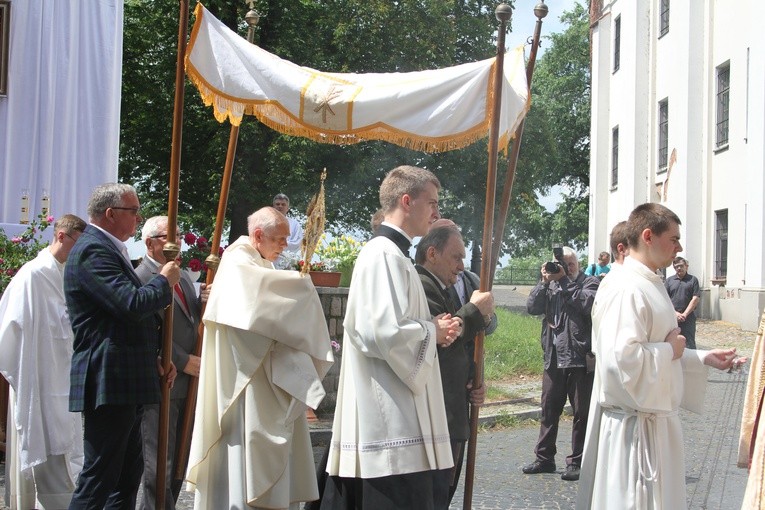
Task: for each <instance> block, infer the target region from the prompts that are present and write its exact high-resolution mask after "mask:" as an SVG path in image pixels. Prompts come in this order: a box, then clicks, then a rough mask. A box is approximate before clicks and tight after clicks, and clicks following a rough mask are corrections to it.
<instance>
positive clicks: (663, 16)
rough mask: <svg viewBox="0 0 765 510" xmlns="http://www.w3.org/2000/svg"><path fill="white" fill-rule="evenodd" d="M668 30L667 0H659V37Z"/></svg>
mask: <svg viewBox="0 0 765 510" xmlns="http://www.w3.org/2000/svg"><path fill="white" fill-rule="evenodd" d="M667 32H669V0H661V11H660V17H659V37H662V36H664V35H666V34H667Z"/></svg>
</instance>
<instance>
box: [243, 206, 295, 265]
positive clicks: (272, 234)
mask: <svg viewBox="0 0 765 510" xmlns="http://www.w3.org/2000/svg"><path fill="white" fill-rule="evenodd" d="M247 232H248V234H249V237H250V244H252V246H253V247H254V248H255V249H256V250H258V253H260V256H261V257H263V258H264V259H266V260H269V261H271V262H273V261H275V260H276V259H277V258H279V255H280V254H281V253H282V251H284V249H285V248H286V247H287V238H288V237H289V235H290V224H289V222H288V221H287V217H286V216H284V215H283V214H282V213H280V212H279V211H277V210H276V209H274V208H273V207H263V208H262V209H258V210H257V211H255V212H254V213H252V214H251V215H250V216H249V217H248V218H247Z"/></svg>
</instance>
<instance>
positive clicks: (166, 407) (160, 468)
mask: <svg viewBox="0 0 765 510" xmlns="http://www.w3.org/2000/svg"><path fill="white" fill-rule="evenodd" d="M178 3H179V8H180V14H179V16H178V56H177V61H176V65H175V101H174V103H173V136H172V145H171V149H170V186H169V188H170V189H169V193H168V199H167V243H165V247H164V248H163V249H162V254H163V255H164V256H165V259H166V260H175V259H176V258H178V253H179V252H180V246H179V245H178V243H177V239H176V232H177V230H178V183H179V182H180V176H181V135H182V132H183V94H184V88H185V78H186V73H185V70H184V66H183V60H184V57H185V55H186V39H187V34H188V26H189V1H188V0H179V2H178ZM173 308H175V307H174V306H173V305H172V303H171V304H170V306H168V307H167V308H166V309H165V321H164V327H163V334H162V369H163V370H164V374H165V375H164V376H162V401H161V402H160V407H159V433H158V437H157V493H156V499H155V501H156V508H157V509H158V510H164V508H165V486H166V482H167V480H166V478H167V476H166V474H165V472H166V469H165V466H166V465H167V442H168V441H167V439H168V424H169V422H170V385H169V384H168V383H167V376H168V374H169V372H170V364H171V361H172V356H173Z"/></svg>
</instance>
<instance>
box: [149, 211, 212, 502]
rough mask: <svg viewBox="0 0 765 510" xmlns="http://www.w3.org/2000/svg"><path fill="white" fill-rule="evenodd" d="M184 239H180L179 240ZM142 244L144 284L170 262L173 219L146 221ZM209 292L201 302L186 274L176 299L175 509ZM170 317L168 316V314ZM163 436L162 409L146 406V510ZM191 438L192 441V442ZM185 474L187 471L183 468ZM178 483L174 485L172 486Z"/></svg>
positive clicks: (171, 439)
mask: <svg viewBox="0 0 765 510" xmlns="http://www.w3.org/2000/svg"><path fill="white" fill-rule="evenodd" d="M178 238H179V236H176V239H178ZM141 240H142V241H143V242H144V244H145V245H146V256H144V257H143V260H141V263H140V264H139V265H138V267H136V268H135V272H136V274H137V275H138V278H140V279H141V281H142V282H143V283H144V284H147V283H149V282H150V281H151V280H152V279H153V278H154V277H155V276H157V275H158V274H159V272H160V270H161V269H162V267H163V265H164V264H165V263H166V262H167V260H166V259H165V255H164V253H163V252H162V249H163V248H164V247H165V243H167V216H154V217H152V218H149V219H148V220H146V223H144V225H143V228H142V229H141ZM210 289H212V285H210V286H209V287H208V286H206V285H205V284H204V283H203V284H202V291H201V293H200V296H199V297H197V293H196V289H195V288H194V284H193V283H192V281H191V278H189V277H188V275H187V274H186V273H185V272H184V271H182V272H181V281H180V282H179V283H178V284H177V285H176V286H175V288H174V296H173V306H174V307H175V308H174V310H175V311H174V312H173V364H174V365H175V367H176V368H177V369H178V377H177V378H176V379H175V385H174V386H173V391H171V392H170V419H169V427H168V428H169V433H168V440H167V446H168V451H167V466H166V471H165V474H166V479H167V483H166V484H165V508H167V509H169V510H172V509H173V508H175V503H176V501H177V500H178V495H179V494H180V493H181V488H182V486H183V483H182V482H181V480H175V479H174V478H175V476H174V474H175V471H176V455H177V452H178V449H179V448H180V445H179V444H178V441H179V440H180V436H181V429H182V426H183V410H184V408H185V406H186V395H187V393H188V390H189V380H190V379H191V378H192V377H199V366H200V361H201V358H200V357H199V356H196V355H194V354H192V353H193V352H194V347H195V346H196V342H197V330H198V328H199V322H200V320H201V319H202V303H204V302H205V301H207V296H209V294H210ZM163 315H164V312H163ZM158 432H159V404H147V405H145V406H144V407H143V421H142V422H141V436H142V438H143V500H142V501H141V504H140V505H139V507H138V508H139V509H140V510H153V509H154V507H155V502H156V498H157V487H156V481H157V440H158ZM189 439H190V438H189ZM182 471H183V472H184V473H185V472H186V466H183V470H182ZM171 480H172V483H171Z"/></svg>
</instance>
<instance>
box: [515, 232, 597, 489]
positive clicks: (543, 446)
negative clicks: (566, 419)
mask: <svg viewBox="0 0 765 510" xmlns="http://www.w3.org/2000/svg"><path fill="white" fill-rule="evenodd" d="M554 255H555V259H556V260H555V261H552V262H547V263H546V264H543V265H542V270H541V273H542V278H541V280H540V281H539V283H538V284H537V285H536V286H535V287H534V289H533V290H532V291H531V293H530V294H529V299H528V301H527V302H526V309H527V310H528V312H529V314H531V315H542V314H544V318H543V319H542V335H541V341H542V350H543V351H544V359H545V363H544V374H543V379H542V402H541V405H542V416H541V420H540V421H541V423H540V430H539V440H538V441H537V445H536V448H535V449H534V451H535V453H536V456H537V458H536V460H535V461H534V462H532V463H531V464H529V465H527V466H525V467H524V468H523V472H524V473H526V474H537V473H554V472H555V470H556V467H555V454H556V452H557V449H556V446H555V442H556V440H557V437H558V422H559V421H560V415H561V413H562V412H563V407H564V406H565V405H566V398H568V400H569V401H570V402H571V408H572V409H573V412H574V423H573V430H572V432H571V450H572V453H571V455H569V456H568V457H566V470H565V471H564V472H563V473H562V474H561V478H562V479H563V480H579V468H580V466H581V463H582V451H583V448H584V435H585V431H586V430H587V413H588V412H589V407H590V393H591V392H592V382H593V378H594V368H595V364H594V358H593V357H592V352H591V351H592V342H591V330H592V321H591V319H590V312H591V311H592V303H593V301H594V300H595V293H596V292H597V290H598V285H599V284H600V280H599V279H598V278H596V277H594V276H586V275H585V274H584V273H582V272H581V271H580V270H579V260H578V259H577V257H576V252H574V250H572V249H571V248H569V247H564V248H555V249H554Z"/></svg>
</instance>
